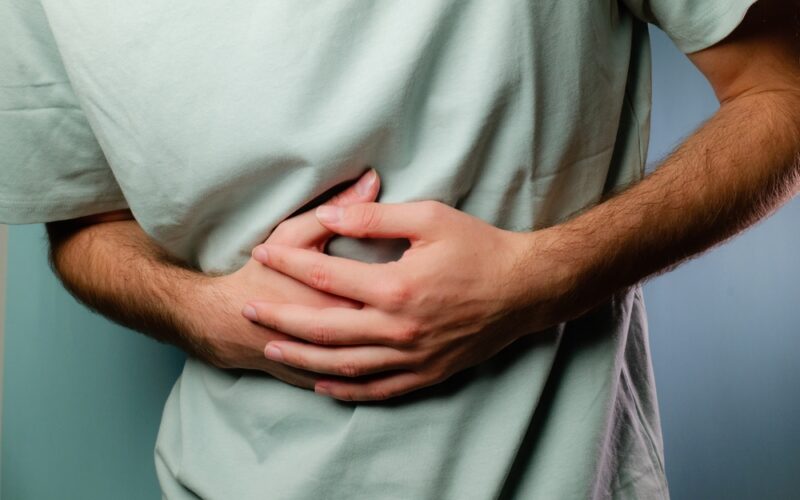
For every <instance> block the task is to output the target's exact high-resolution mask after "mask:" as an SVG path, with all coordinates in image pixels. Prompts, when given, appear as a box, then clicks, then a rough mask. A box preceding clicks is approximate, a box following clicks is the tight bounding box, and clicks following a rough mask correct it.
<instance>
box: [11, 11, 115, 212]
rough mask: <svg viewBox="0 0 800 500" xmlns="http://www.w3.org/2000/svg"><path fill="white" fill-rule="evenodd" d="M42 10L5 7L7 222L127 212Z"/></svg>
mask: <svg viewBox="0 0 800 500" xmlns="http://www.w3.org/2000/svg"><path fill="white" fill-rule="evenodd" d="M127 206H128V205H127V203H126V201H125V197H124V196H123V194H122V192H121V190H120V187H119V185H118V184H117V182H116V179H115V178H114V174H113V172H112V171H111V168H110V167H109V165H108V162H107V161H106V158H105V156H104V155H103V152H102V150H101V149H100V146H99V145H98V142H97V140H96V139H95V136H94V134H93V132H92V129H91V128H90V127H89V123H88V122H87V120H86V117H85V116H84V113H83V112H82V110H81V107H80V106H79V104H78V100H77V98H76V96H75V93H74V92H73V89H72V86H71V85H70V82H69V79H68V77H67V73H66V71H65V69H64V66H63V64H62V62H61V58H60V56H59V52H58V48H57V46H56V43H55V41H54V38H53V35H52V33H51V31H50V27H49V25H48V23H47V18H46V15H45V13H44V11H43V10H42V7H41V5H40V4H39V3H38V2H35V1H30V0H3V1H2V2H0V222H2V223H8V224H25V223H34V222H49V221H54V220H63V219H70V218H75V217H80V216H83V215H90V214H93V213H101V212H107V211H111V210H116V209H121V208H127Z"/></svg>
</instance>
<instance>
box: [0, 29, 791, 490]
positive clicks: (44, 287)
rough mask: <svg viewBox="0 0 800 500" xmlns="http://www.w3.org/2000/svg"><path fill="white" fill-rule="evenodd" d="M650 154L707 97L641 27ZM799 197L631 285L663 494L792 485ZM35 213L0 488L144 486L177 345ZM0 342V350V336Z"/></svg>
mask: <svg viewBox="0 0 800 500" xmlns="http://www.w3.org/2000/svg"><path fill="white" fill-rule="evenodd" d="M653 49H654V56H655V64H654V80H655V81H654V101H655V104H654V113H653V128H652V130H653V138H652V141H651V150H650V157H651V162H653V161H655V160H656V159H657V158H660V157H662V156H663V155H664V154H665V153H666V152H667V151H668V150H669V149H670V148H671V147H672V146H674V145H675V144H676V143H677V142H678V141H679V140H680V138H682V137H684V136H685V135H686V134H687V133H689V132H690V131H691V130H692V129H693V128H694V127H695V126H697V125H698V124H699V123H700V122H701V121H702V120H704V119H705V118H707V117H708V116H709V115H710V114H711V113H713V112H714V110H715V109H716V101H715V99H714V96H713V93H712V92H711V90H710V89H709V87H708V85H707V84H706V83H705V82H704V80H703V79H702V77H701V76H700V75H699V74H698V73H697V72H696V71H695V70H694V68H693V67H692V66H691V64H690V63H689V62H688V60H687V59H686V58H685V57H684V56H682V55H681V54H680V53H678V52H677V51H676V49H675V48H674V47H673V46H672V44H671V43H670V42H669V41H668V40H667V39H666V37H665V36H664V35H663V34H662V33H660V32H655V33H654V40H653ZM798 221H800V199H798V200H795V201H793V202H791V203H790V204H789V205H787V206H786V207H785V208H784V209H783V210H781V211H780V212H779V213H777V214H776V215H775V216H773V217H771V218H770V219H768V220H766V221H764V222H762V223H761V224H759V225H758V226H756V227H755V228H753V229H751V230H750V231H748V232H747V233H745V234H744V235H742V236H740V237H738V238H737V239H736V240H735V241H733V242H731V243H729V244H727V245H726V246H724V247H721V248H718V249H716V250H714V251H713V252H711V253H709V254H706V255H705V256H703V257H702V258H700V259H697V260H695V261H692V262H690V263H688V264H686V265H685V266H683V267H681V268H679V269H678V270H676V271H674V272H672V273H670V274H668V275H665V276H662V277H659V278H657V279H655V280H653V281H651V282H650V283H648V284H647V285H646V287H645V300H646V303H647V306H648V311H649V317H650V334H651V343H652V350H653V363H654V367H655V372H656V382H657V386H658V391H659V400H660V407H661V416H662V424H663V432H664V440H665V448H666V465H667V473H668V477H669V481H670V486H671V491H672V496H673V498H675V499H714V498H724V499H732V500H736V499H762V498H786V499H789V498H797V497H800V432H798V431H797V425H798V422H800V390H799V389H798V380H800V363H798V362H797V358H798V356H800V258H798V253H800V252H798V249H800V231H798ZM45 249H46V247H45V239H44V231H43V227H42V226H31V227H12V228H11V229H10V231H9V249H8V264H9V265H8V280H7V289H6V290H7V311H6V313H7V314H6V318H5V337H6V338H5V349H4V350H5V359H4V367H3V369H4V377H3V384H4V393H3V405H2V411H3V414H2V427H1V428H2V440H3V443H2V462H0V463H1V464H2V483H1V486H0V493H2V499H3V500H51V499H53V500H56V499H58V500H61V499H82V500H101V499H103V500H105V499H110V498H113V499H117V500H124V499H150V498H158V497H159V492H158V488H157V484H156V480H155V474H154V470H153V444H154V441H155V435H156V432H157V428H158V422H159V418H160V415H161V408H162V404H163V401H164V399H165V398H166V395H167V393H168V391H169V389H170V386H171V384H172V382H173V381H174V379H175V377H176V376H177V374H178V372H179V369H180V364H181V359H182V356H181V354H180V353H179V352H178V351H176V350H174V349H172V348H169V347H166V346H162V345H159V344H156V343H155V342H153V341H150V340H148V339H146V338H144V337H142V336H140V335H138V334H135V333H132V332H130V331H127V330H125V329H123V328H120V327H117V326H115V325H113V324H111V323H109V322H107V321H106V320H104V319H103V318H101V317H98V316H96V315H93V314H91V313H89V312H88V311H86V310H85V309H83V308H82V307H81V306H79V305H78V304H76V303H75V302H74V301H73V300H72V299H71V298H70V297H69V295H68V294H67V293H66V292H65V291H64V290H63V289H62V288H61V287H60V286H59V284H58V283H57V281H56V280H55V278H54V277H53V276H52V275H51V273H50V271H49V270H48V268H47V266H46V264H45V259H46V253H45ZM0 352H2V351H0Z"/></svg>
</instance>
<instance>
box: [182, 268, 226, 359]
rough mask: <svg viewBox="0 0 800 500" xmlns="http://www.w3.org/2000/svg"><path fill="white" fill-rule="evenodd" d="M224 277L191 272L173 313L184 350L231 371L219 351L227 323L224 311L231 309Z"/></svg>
mask: <svg viewBox="0 0 800 500" xmlns="http://www.w3.org/2000/svg"><path fill="white" fill-rule="evenodd" d="M224 287H225V276H218V275H206V274H202V273H199V272H197V273H194V272H193V273H192V274H191V276H187V279H186V280H185V283H184V286H183V287H182V288H183V290H182V293H179V294H178V296H177V297H176V300H177V301H178V303H177V305H176V307H175V308H174V310H175V311H176V313H175V321H176V328H177V330H178V331H179V336H180V337H181V339H182V341H183V344H184V345H182V346H180V347H182V348H183V349H184V350H186V351H187V352H188V353H189V354H191V355H194V356H196V357H198V358H200V359H202V360H203V361H206V362H208V363H210V364H212V365H214V366H216V367H218V368H228V366H226V363H225V361H224V359H223V357H222V356H221V355H220V352H219V348H218V347H219V339H218V337H219V334H220V332H221V331H222V326H223V324H224V323H225V321H224V316H225V314H222V312H223V311H227V310H228V309H229V307H227V306H228V302H229V301H228V299H227V296H226V295H225V294H224V293H223V291H222V290H223V288H224Z"/></svg>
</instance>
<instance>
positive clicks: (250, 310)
mask: <svg viewBox="0 0 800 500" xmlns="http://www.w3.org/2000/svg"><path fill="white" fill-rule="evenodd" d="M242 316H244V317H245V318H247V319H249V320H250V321H255V320H257V319H258V313H256V308H255V307H253V306H251V305H250V304H247V305H246V306H244V309H242Z"/></svg>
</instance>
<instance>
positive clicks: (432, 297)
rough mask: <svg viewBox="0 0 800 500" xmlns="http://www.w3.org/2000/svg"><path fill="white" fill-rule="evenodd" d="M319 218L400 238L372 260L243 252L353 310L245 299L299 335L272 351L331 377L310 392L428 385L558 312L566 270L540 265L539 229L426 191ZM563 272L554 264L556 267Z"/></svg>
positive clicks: (356, 233) (323, 211)
mask: <svg viewBox="0 0 800 500" xmlns="http://www.w3.org/2000/svg"><path fill="white" fill-rule="evenodd" d="M317 217H318V219H319V220H320V222H321V223H322V224H323V225H325V226H326V227H327V228H329V229H330V230H332V231H333V232H335V233H338V234H341V235H344V236H350V237H355V238H406V239H408V240H409V242H410V247H409V248H408V249H407V250H406V251H405V253H404V254H403V255H402V257H401V258H400V259H399V260H397V261H393V262H388V263H380V264H371V263H364V262H359V261H355V260H352V259H347V258H342V257H335V256H330V255H326V254H323V253H318V252H312V251H309V250H304V249H301V248H293V247H289V246H283V245H275V244H268V243H267V244H262V245H259V246H257V247H256V248H255V249H254V250H253V257H254V258H255V259H256V260H258V261H260V262H261V263H263V264H265V265H267V266H269V267H270V268H272V269H274V270H276V271H279V272H281V273H283V274H286V275H288V276H290V277H292V278H294V279H297V280H299V281H301V282H304V283H306V284H308V285H310V286H312V287H314V288H316V289H318V290H320V291H323V292H327V293H331V294H334V295H339V296H342V297H347V298H351V299H354V300H356V301H359V302H362V303H363V304H364V306H363V307H362V308H360V309H349V308H338V307H328V308H316V307H308V306H301V305H294V304H277V303H269V302H255V301H254V302H250V305H251V306H253V308H254V309H255V311H256V316H254V317H251V318H250V319H251V320H253V321H256V322H257V323H259V324H261V325H263V326H265V327H267V328H270V329H274V330H277V331H280V332H283V333H286V334H288V335H291V336H294V337H297V338H298V341H297V342H295V341H288V340H281V341H272V342H269V343H268V344H267V346H266V349H265V355H266V356H267V357H268V358H270V359H272V360H275V361H281V362H283V363H286V364H287V365H290V366H294V367H296V368H302V369H305V370H309V371H313V372H317V373H323V374H330V375H334V376H335V377H330V379H326V380H320V381H319V382H318V383H317V384H316V386H315V391H316V392H317V393H320V394H328V395H330V396H332V397H334V398H336V399H342V400H352V401H364V400H382V399H387V398H391V397H395V396H399V395H401V394H404V393H407V392H410V391H413V390H416V389H420V388H422V387H425V386H429V385H432V384H436V383H438V382H441V381H443V380H445V379H446V378H448V377H450V376H451V375H453V374H454V373H457V372H459V371H461V370H464V369H466V368H469V367H471V366H474V365H476V364H478V363H480V362H482V361H484V360H486V359H488V358H490V357H492V356H494V355H495V354H496V353H497V352H499V351H500V350H502V349H503V348H505V347H506V346H508V345H509V344H511V343H512V342H514V341H515V340H516V339H518V338H519V337H521V336H523V335H525V334H527V333H531V332H534V331H538V330H541V329H543V328H547V327H549V326H552V325H554V324H556V323H558V322H559V321H562V320H564V319H566V318H564V317H563V313H559V312H557V311H559V310H560V309H562V308H561V307H560V304H561V302H563V301H562V300H560V299H561V297H562V295H563V292H564V284H565V283H566V282H567V281H568V280H565V279H564V278H566V277H567V276H566V273H564V272H563V266H561V268H559V266H555V265H548V264H549V263H544V262H542V263H538V262H536V261H537V258H536V257H537V252H536V249H537V248H542V246H543V245H544V246H546V245H547V236H540V235H545V234H546V233H545V232H544V231H534V232H526V233H517V232H512V231H507V230H503V229H499V228H497V227H494V226H492V225H490V224H487V223H486V222H484V221H482V220H480V219H478V218H476V217H473V216H471V215H468V214H466V213H464V212H461V211H459V210H456V209H454V208H451V207H449V206H447V205H445V204H442V203H439V202H434V201H421V202H413V203H402V204H383V203H358V204H354V205H351V206H348V207H329V206H322V207H319V208H318V210H317ZM559 271H561V272H559Z"/></svg>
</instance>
